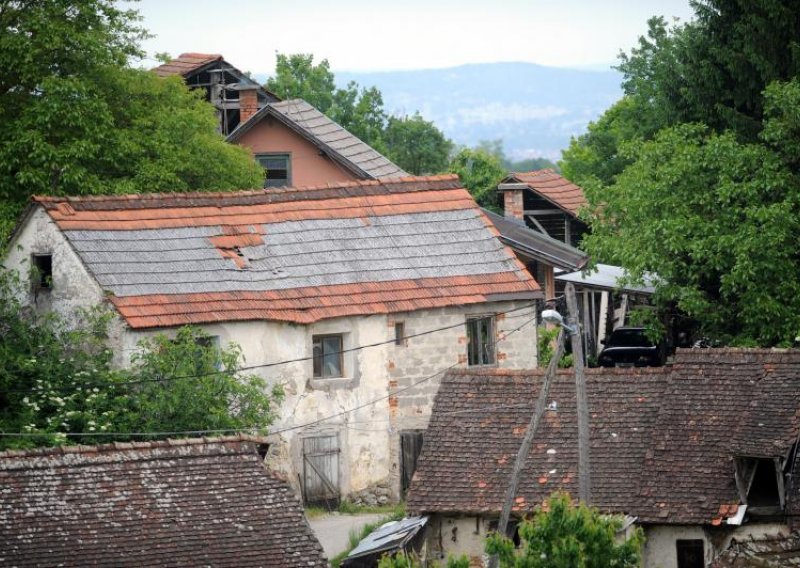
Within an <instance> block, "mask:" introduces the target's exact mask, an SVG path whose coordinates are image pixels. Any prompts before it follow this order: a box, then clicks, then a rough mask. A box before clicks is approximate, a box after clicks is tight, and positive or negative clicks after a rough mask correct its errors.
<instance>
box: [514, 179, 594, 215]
mask: <svg viewBox="0 0 800 568" xmlns="http://www.w3.org/2000/svg"><path fill="white" fill-rule="evenodd" d="M508 181H517V182H519V183H524V184H525V185H527V186H528V187H529V188H530V189H531V190H532V191H535V192H536V193H538V194H539V195H541V196H542V197H544V198H545V199H547V200H549V201H550V202H552V203H553V204H554V205H556V206H557V207H559V208H560V209H563V210H564V211H566V212H567V213H570V214H572V216H577V214H578V210H579V209H580V208H581V207H583V206H584V205H586V204H587V203H588V202H587V201H586V196H584V194H583V190H582V189H581V188H580V187H578V186H577V185H575V184H574V183H572V182H571V181H569V180H568V179H567V178H565V177H563V176H560V175H558V174H557V173H555V172H554V171H553V170H551V169H546V170H536V171H533V172H519V173H512V174H509V175H508V177H506V178H505V180H504V182H508Z"/></svg>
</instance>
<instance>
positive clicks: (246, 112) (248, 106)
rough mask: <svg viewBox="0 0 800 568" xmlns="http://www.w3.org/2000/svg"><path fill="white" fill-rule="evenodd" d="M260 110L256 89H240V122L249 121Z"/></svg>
mask: <svg viewBox="0 0 800 568" xmlns="http://www.w3.org/2000/svg"><path fill="white" fill-rule="evenodd" d="M257 112H258V94H257V93H256V90H255V89H248V90H245V91H239V122H240V123H245V122H247V121H248V120H249V119H250V117H251V116H253V115H254V114H255V113H257Z"/></svg>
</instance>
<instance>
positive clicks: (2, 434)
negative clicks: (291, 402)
mask: <svg viewBox="0 0 800 568" xmlns="http://www.w3.org/2000/svg"><path fill="white" fill-rule="evenodd" d="M537 319H538V316H537V315H534V316H533V317H532V318H530V319H528V320H526V321H524V322H523V323H522V324H520V325H519V326H517V327H516V328H514V329H512V330H511V331H509V332H507V333H505V334H504V335H503V337H501V338H499V339H497V340H495V341H494V342H492V345H493V346H495V347H496V346H497V344H498V343H500V342H501V341H505V340H506V339H508V338H509V337H510V336H511V335H513V334H514V333H517V332H519V331H520V330H521V329H523V328H524V327H525V326H527V325H529V324H531V323H533V322H535V321H536V320H537ZM461 364H462V363H460V362H456V363H453V364H452V365H448V366H447V367H444V368H442V369H440V370H438V371H436V372H435V373H432V374H430V375H427V376H426V377H423V378H422V379H419V380H417V381H415V382H413V383H412V384H410V385H408V386H405V387H402V388H399V389H395V390H394V391H392V392H390V393H388V394H386V395H383V396H380V397H377V398H374V399H372V400H370V401H367V402H365V403H363V404H359V405H357V406H354V407H352V408H349V409H347V410H342V411H340V412H336V413H334V414H330V415H328V416H324V417H322V418H317V419H315V420H311V421H309V422H304V423H302V424H297V425H294V426H287V427H284V428H279V429H277V430H270V431H269V432H268V435H275V434H282V433H284V432H291V431H294V430H302V429H305V428H309V427H311V426H316V425H317V424H321V423H323V422H327V421H329V420H333V419H334V418H339V417H340V416H345V415H347V414H350V413H352V412H356V411H358V410H361V409H362V408H366V407H368V406H372V405H373V404H377V403H378V402H382V401H384V400H387V399H389V398H391V397H393V396H396V395H398V394H400V393H402V392H406V391H408V390H411V389H413V388H415V387H417V386H419V385H420V384H422V383H425V382H427V381H430V380H431V379H434V378H436V377H437V376H439V375H442V374H444V373H446V372H447V371H450V370H452V369H454V368H456V367H458V366H460V365H461ZM250 432H258V429H222V430H183V431H162V432H47V433H36V432H0V437H6V438H29V437H43V436H48V435H55V434H58V435H60V436H72V437H78V436H82V437H93V436H109V437H114V436H126V437H130V436H184V435H195V436H201V435H204V434H226V433H227V434H233V433H250Z"/></svg>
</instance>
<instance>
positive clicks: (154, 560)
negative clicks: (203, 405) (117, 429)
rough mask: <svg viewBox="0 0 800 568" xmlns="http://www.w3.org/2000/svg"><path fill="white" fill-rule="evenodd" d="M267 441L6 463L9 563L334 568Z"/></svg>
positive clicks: (141, 447)
mask: <svg viewBox="0 0 800 568" xmlns="http://www.w3.org/2000/svg"><path fill="white" fill-rule="evenodd" d="M262 443H263V440H262V439H260V438H255V437H250V436H235V437H227V438H216V439H195V440H169V441H159V442H145V443H116V444H109V445H100V446H76V447H62V448H45V449H39V450H32V451H27V452H22V451H10V452H5V453H0V563H2V564H4V565H6V564H7V565H14V566H56V565H58V566H149V565H156V564H163V563H164V562H165V561H167V562H168V563H170V564H172V565H187V566H275V567H284V566H309V567H315V566H318V567H320V568H322V567H324V566H326V565H327V563H326V561H325V558H324V555H323V552H322V547H321V546H320V544H319V542H318V541H317V540H316V537H315V536H314V534H313V533H312V532H311V529H310V527H309V526H308V523H307V522H306V520H305V517H304V515H303V511H302V509H301V508H300V504H299V502H298V500H297V498H296V497H295V495H294V494H293V492H292V490H291V488H290V487H289V485H288V483H286V482H285V481H283V480H281V479H280V478H278V477H276V476H274V475H273V474H271V473H269V472H268V471H267V470H266V469H265V468H264V465H263V463H262V461H261V458H260V457H259V455H258V446H259V445H260V444H262Z"/></svg>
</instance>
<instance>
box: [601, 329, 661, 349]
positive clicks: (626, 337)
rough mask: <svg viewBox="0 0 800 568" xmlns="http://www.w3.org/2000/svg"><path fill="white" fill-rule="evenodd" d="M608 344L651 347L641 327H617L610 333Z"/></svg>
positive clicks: (651, 344)
mask: <svg viewBox="0 0 800 568" xmlns="http://www.w3.org/2000/svg"><path fill="white" fill-rule="evenodd" d="M607 345H609V346H614V347H652V346H653V343H652V342H651V341H650V340H649V339H647V336H646V335H645V333H644V330H643V329H618V330H616V331H615V332H614V333H612V334H611V340H610V341H609V342H608V344H607Z"/></svg>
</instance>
